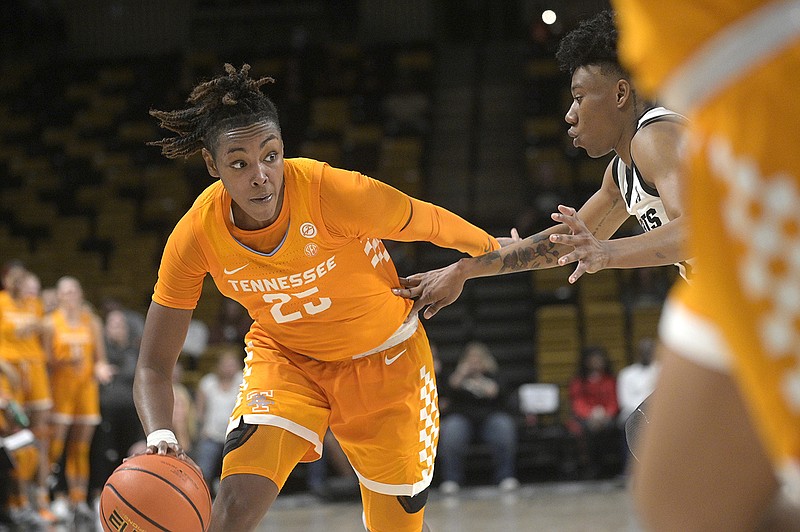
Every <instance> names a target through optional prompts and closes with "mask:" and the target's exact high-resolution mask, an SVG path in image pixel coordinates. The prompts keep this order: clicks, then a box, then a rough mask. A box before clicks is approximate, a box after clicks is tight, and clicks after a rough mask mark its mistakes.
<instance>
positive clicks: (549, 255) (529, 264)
mask: <svg viewBox="0 0 800 532" xmlns="http://www.w3.org/2000/svg"><path fill="white" fill-rule="evenodd" d="M524 242H526V243H527V244H528V245H527V246H525V247H523V248H521V249H516V250H512V251H508V250H499V251H493V252H492V253H489V254H487V255H483V256H481V257H479V258H478V260H479V261H480V262H481V263H484V264H495V265H497V266H498V273H511V272H521V271H525V270H535V269H537V268H542V267H543V266H544V265H548V266H555V265H556V261H557V260H558V257H559V255H560V253H559V251H558V249H556V244H554V243H552V242H550V238H549V235H544V236H542V235H533V236H529V237H528V238H526V239H525V240H524ZM498 263H500V264H498Z"/></svg>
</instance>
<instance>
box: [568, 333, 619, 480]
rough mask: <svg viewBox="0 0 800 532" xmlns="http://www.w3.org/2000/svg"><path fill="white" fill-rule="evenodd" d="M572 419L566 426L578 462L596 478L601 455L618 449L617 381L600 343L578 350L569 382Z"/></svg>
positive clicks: (601, 470) (586, 473) (587, 474)
mask: <svg viewBox="0 0 800 532" xmlns="http://www.w3.org/2000/svg"><path fill="white" fill-rule="evenodd" d="M569 400H570V407H571V408H572V419H571V420H570V421H569V423H568V425H567V428H568V429H569V430H570V432H571V433H572V434H573V435H574V436H575V437H576V439H577V441H578V450H579V453H580V455H579V457H578V458H579V460H580V465H581V466H582V467H583V469H584V476H585V477H586V478H590V479H591V478H597V477H598V476H599V475H601V474H603V473H606V471H604V464H605V456H606V454H607V453H608V451H609V450H610V449H618V442H619V434H618V429H617V424H616V420H617V416H618V414H619V403H618V402H617V381H616V378H615V377H614V372H613V370H612V368H611V361H610V360H609V358H608V352H607V351H606V349H605V348H604V347H600V346H591V347H586V348H584V349H583V350H582V351H581V359H580V365H579V368H578V374H577V375H575V377H573V378H572V381H571V382H570V384H569Z"/></svg>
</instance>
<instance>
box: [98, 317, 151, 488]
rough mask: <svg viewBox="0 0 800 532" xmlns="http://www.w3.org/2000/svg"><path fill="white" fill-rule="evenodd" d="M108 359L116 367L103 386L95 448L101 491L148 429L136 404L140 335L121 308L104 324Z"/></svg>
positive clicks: (113, 367)
mask: <svg viewBox="0 0 800 532" xmlns="http://www.w3.org/2000/svg"><path fill="white" fill-rule="evenodd" d="M104 341H105V345H106V360H107V361H108V363H109V364H110V365H111V367H112V370H113V371H112V374H113V376H112V378H111V381H110V382H108V383H106V384H104V385H102V386H101V387H100V417H101V418H102V421H101V422H100V425H99V426H98V428H97V430H96V431H95V435H94V440H93V441H92V452H91V465H92V467H91V482H90V484H91V488H92V490H93V491H94V492H95V495H97V494H98V492H99V490H101V489H102V487H103V484H104V483H105V481H106V479H108V477H109V476H110V475H111V473H112V472H113V471H114V469H115V468H116V467H117V466H118V465H120V464H121V463H122V460H123V458H125V457H126V456H127V454H128V449H130V448H131V446H132V445H133V444H134V443H136V442H137V441H139V440H143V439H144V431H143V430H142V426H141V424H140V423H139V417H138V415H137V414H136V407H135V406H134V404H133V375H134V373H135V371H136V361H137V359H138V358H139V343H138V341H139V338H138V337H135V336H134V335H133V333H132V332H131V330H130V321H129V319H128V318H127V316H126V314H125V312H124V311H123V310H121V309H118V310H112V311H110V312H109V313H108V314H107V315H106V319H105V325H104Z"/></svg>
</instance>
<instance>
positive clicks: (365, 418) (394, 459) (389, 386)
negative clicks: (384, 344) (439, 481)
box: [222, 324, 439, 496]
mask: <svg viewBox="0 0 800 532" xmlns="http://www.w3.org/2000/svg"><path fill="white" fill-rule="evenodd" d="M245 351H246V353H247V357H246V358H245V363H246V365H245V370H244V382H243V384H242V388H241V390H240V392H239V398H238V400H237V403H236V406H235V408H234V411H233V414H232V416H231V423H230V425H229V428H228V431H229V433H230V431H232V430H234V429H235V428H237V427H239V426H240V424H241V423H242V422H244V423H246V424H253V425H270V426H274V427H279V428H282V429H284V430H286V431H289V432H291V433H293V434H295V435H297V436H299V437H300V438H302V439H303V440H304V441H305V442H307V446H306V447H307V449H306V451H305V454H304V455H303V456H302V458H301V459H300V461H301V462H310V461H314V460H316V459H318V458H319V457H320V456H321V453H322V440H323V437H324V435H325V432H326V431H327V429H328V427H330V429H331V431H332V432H333V434H334V435H335V436H336V438H337V440H338V441H339V443H340V444H341V446H342V449H343V450H344V452H345V453H346V455H347V457H348V459H349V460H350V463H351V464H352V466H353V468H354V469H355V471H356V474H357V475H358V478H359V481H360V482H361V484H362V485H363V486H364V487H366V488H367V489H369V490H371V491H374V492H377V493H381V494H385V495H396V496H399V495H403V496H414V495H417V494H418V493H420V492H422V491H423V490H425V488H427V487H428V486H429V485H430V482H431V479H432V477H433V464H434V460H435V458H436V444H437V442H438V437H439V410H438V407H437V392H436V381H435V377H434V372H433V357H432V355H431V349H430V345H429V344H428V339H427V337H426V335H425V332H424V330H423V328H422V325H421V324H420V325H418V326H417V330H416V331H415V332H414V333H413V334H412V335H411V336H410V337H408V338H407V339H406V340H403V341H401V342H399V343H398V344H396V345H394V346H392V347H389V348H388V349H386V350H384V351H380V352H377V353H373V354H370V355H368V356H362V357H356V358H348V359H344V360H338V361H333V362H321V361H318V360H315V359H313V358H309V357H306V356H303V355H300V354H297V353H293V352H291V351H289V350H287V349H286V348H284V347H282V346H278V345H277V344H275V343H274V342H270V341H269V340H267V339H264V338H263V337H260V336H257V335H252V334H250V335H248V337H247V348H246V350H245ZM252 456H253V455H252V454H250V453H230V454H226V456H225V459H224V461H223V467H222V477H223V478H224V477H225V476H227V475H231V474H237V473H252V474H259V475H262V476H267V477H269V478H271V480H273V481H274V482H275V483H276V484H277V485H278V486H279V487H281V486H283V483H284V482H285V480H286V479H285V478H272V477H273V476H275V473H274V469H275V468H274V467H266V466H265V465H263V464H258V463H253V462H254V460H253V459H252ZM242 457H250V458H246V459H245V460H242ZM245 461H247V463H245ZM292 467H293V466H292ZM286 475H288V473H286V474H283V475H280V476H282V477H285V476H286Z"/></svg>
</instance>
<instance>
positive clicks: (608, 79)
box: [395, 11, 690, 318]
mask: <svg viewBox="0 0 800 532" xmlns="http://www.w3.org/2000/svg"><path fill="white" fill-rule="evenodd" d="M556 58H557V59H558V61H559V63H560V66H561V69H562V70H565V71H567V72H569V73H570V74H571V76H572V82H571V91H572V97H573V99H572V105H570V108H569V110H568V111H567V114H566V116H565V117H564V119H565V120H566V122H567V124H569V126H570V127H569V131H568V134H569V136H570V137H572V138H573V139H574V140H573V144H574V145H575V146H578V147H581V148H583V149H584V150H586V153H587V154H588V155H589V156H590V157H602V156H604V155H607V154H608V153H610V152H611V151H613V152H614V153H615V157H614V158H613V159H612V160H611V162H610V163H609V164H608V167H606V170H605V174H604V175H603V180H602V183H601V185H600V189H599V190H598V191H597V192H595V193H594V194H593V195H592V196H591V197H590V198H589V199H588V200H587V201H586V203H585V204H584V205H583V207H581V208H580V210H578V211H576V210H575V209H573V208H571V207H567V206H564V205H560V206H559V207H558V211H559V212H558V213H554V214H553V215H552V218H553V220H554V221H556V222H560V223H559V224H558V225H555V226H553V227H550V228H549V229H545V230H544V231H541V232H539V233H536V234H535V235H532V236H529V237H527V238H525V239H524V240H522V241H520V242H517V243H515V244H513V245H510V246H507V247H504V248H503V249H501V250H498V251H494V252H492V253H489V254H487V255H484V256H481V257H475V258H464V259H461V260H459V261H458V262H456V263H454V264H451V265H450V266H447V267H445V268H442V269H439V270H433V271H430V272H425V273H422V274H416V275H412V276H410V277H408V278H407V279H401V282H402V283H403V284H404V286H405V288H404V289H402V290H396V291H395V293H396V294H398V295H402V296H404V297H409V298H414V299H416V301H415V303H414V307H413V309H412V311H416V310H419V309H422V308H423V307H427V308H426V309H425V312H424V316H425V317H426V318H430V317H432V316H433V315H434V314H436V312H438V311H439V310H440V309H441V308H443V307H445V306H447V305H449V304H450V303H452V302H453V301H455V300H456V299H457V298H458V296H459V295H460V294H461V291H462V290H463V288H464V283H465V282H466V281H467V279H472V278H475V277H485V276H490V275H499V274H504V273H512V272H519V271H524V270H534V269H544V268H553V267H556V266H562V265H565V264H571V263H577V266H576V268H575V270H574V272H573V273H572V274H571V275H570V277H569V282H570V283H574V282H576V281H577V280H578V278H580V277H581V276H582V275H583V274H584V273H595V272H597V271H599V270H602V269H606V268H642V267H648V266H663V265H667V264H673V263H675V264H677V265H678V267H679V269H680V272H681V275H683V276H684V277H688V274H689V272H688V271H687V269H688V266H689V265H688V264H687V263H686V261H687V259H689V258H690V255H689V254H688V253H687V251H686V250H685V246H684V241H685V227H686V223H687V222H686V216H685V212H684V209H683V204H682V202H681V198H680V196H679V190H678V174H679V168H680V149H681V146H682V139H683V136H684V131H685V119H684V118H683V117H682V116H680V115H678V114H676V113H674V112H672V111H670V110H668V109H665V108H663V107H655V106H654V105H653V104H652V103H651V102H649V101H648V100H646V99H645V98H643V97H642V95H640V94H638V92H637V91H636V88H635V86H634V85H633V83H632V82H631V78H630V75H629V74H628V72H627V71H626V70H625V69H624V68H623V67H622V66H620V64H619V60H618V58H617V31H616V28H615V26H614V21H613V17H612V14H611V12H609V11H605V12H602V13H599V14H597V15H596V16H594V17H593V18H591V19H589V20H586V21H583V22H582V23H581V24H580V25H579V27H578V28H577V29H575V30H573V31H571V32H570V33H569V34H567V35H566V36H565V37H564V38H563V39H562V40H561V43H560V45H559V49H558V52H557V54H556ZM630 216H635V217H636V218H637V220H638V221H639V223H640V224H641V226H642V228H643V229H644V233H642V234H640V235H636V236H631V237H626V238H617V239H613V240H609V238H611V236H612V235H613V234H614V233H615V232H616V231H617V230H618V229H619V228H620V227H621V226H622V224H623V223H624V222H625V221H626V220H627V219H628V217H630Z"/></svg>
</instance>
